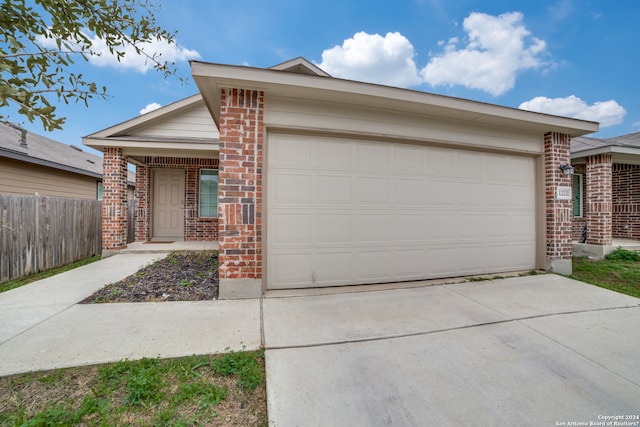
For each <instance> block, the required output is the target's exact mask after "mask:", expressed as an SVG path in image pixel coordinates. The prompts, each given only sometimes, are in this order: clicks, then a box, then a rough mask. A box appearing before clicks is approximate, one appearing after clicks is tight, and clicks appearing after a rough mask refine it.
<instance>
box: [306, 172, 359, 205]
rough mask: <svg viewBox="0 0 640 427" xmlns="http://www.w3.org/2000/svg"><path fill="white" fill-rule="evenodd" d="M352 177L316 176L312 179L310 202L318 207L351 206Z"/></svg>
mask: <svg viewBox="0 0 640 427" xmlns="http://www.w3.org/2000/svg"><path fill="white" fill-rule="evenodd" d="M352 180H353V179H352V177H351V176H345V175H316V176H314V177H313V186H312V192H311V200H312V201H313V203H314V204H318V205H341V206H351V204H352V200H353V195H352V191H351V184H352Z"/></svg>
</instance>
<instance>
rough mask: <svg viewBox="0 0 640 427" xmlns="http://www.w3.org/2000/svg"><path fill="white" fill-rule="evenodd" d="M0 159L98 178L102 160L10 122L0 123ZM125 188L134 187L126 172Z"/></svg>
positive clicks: (133, 175) (74, 146)
mask: <svg viewBox="0 0 640 427" xmlns="http://www.w3.org/2000/svg"><path fill="white" fill-rule="evenodd" d="M0 157H5V158H8V159H13V160H19V161H22V162H26V163H31V164H34V165H40V166H44V167H49V168H52V169H58V170H63V171H66V172H73V173H77V174H80V175H85V176H90V177H93V178H102V157H100V156H96V155H95V154H91V153H88V152H85V151H83V150H82V148H81V147H78V146H77V145H67V144H64V143H62V142H59V141H55V140H53V139H50V138H47V137H45V136H42V135H38V134H37V133H33V132H30V131H28V130H26V129H23V128H22V127H20V126H18V125H16V124H14V123H6V122H0ZM127 174H128V176H127V181H128V184H129V185H132V186H133V185H135V180H136V175H135V172H132V171H130V170H129V171H127Z"/></svg>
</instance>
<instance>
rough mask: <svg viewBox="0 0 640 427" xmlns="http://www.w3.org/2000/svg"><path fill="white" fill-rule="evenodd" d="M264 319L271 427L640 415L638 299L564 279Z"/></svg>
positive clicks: (360, 298)
mask: <svg viewBox="0 0 640 427" xmlns="http://www.w3.org/2000/svg"><path fill="white" fill-rule="evenodd" d="M263 310H264V312H263V316H264V328H265V330H264V335H265V347H266V362H267V397H268V408H269V420H270V424H271V425H274V426H326V425H331V426H351V427H353V426H387V425H397V426H422V425H437V426H461V425H531V426H556V425H567V424H561V423H568V422H586V425H589V422H594V423H595V422H600V421H603V419H602V418H601V417H603V416H611V415H634V414H638V413H639V412H640V369H638V361H639V360H640V300H639V299H637V298H633V297H629V296H625V295H621V294H618V293H615V292H611V291H607V290H604V289H600V288H597V287H595V286H591V285H587V284H584V283H581V282H577V281H574V280H571V279H567V278H564V277H561V276H556V275H551V274H549V275H540V276H529V277H517V278H509V279H504V280H496V281H489V282H477V283H460V284H452V285H442V286H432V287H422V288H412V289H395V290H382V291H379V292H366V293H350V294H346V293H345V294H336V295H316V296H313V297H308V296H306V297H305V296H300V297H285V298H268V299H265V300H264V307H263ZM636 421H638V420H636ZM634 422H635V421H634ZM556 423H560V424H556ZM575 425H580V424H575ZM592 425H597V424H592ZM603 425H604V424H603ZM630 425H633V424H630ZM635 425H639V424H635Z"/></svg>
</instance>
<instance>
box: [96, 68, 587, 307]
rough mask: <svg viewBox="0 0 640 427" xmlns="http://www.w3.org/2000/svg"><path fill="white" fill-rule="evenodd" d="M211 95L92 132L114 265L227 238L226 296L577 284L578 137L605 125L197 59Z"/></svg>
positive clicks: (312, 73)
mask: <svg viewBox="0 0 640 427" xmlns="http://www.w3.org/2000/svg"><path fill="white" fill-rule="evenodd" d="M192 74H193V77H194V79H195V82H196V84H197V86H198V89H199V90H200V95H195V96H193V97H190V98H187V99H184V100H181V101H178V102H176V103H174V104H171V105H168V106H166V107H164V108H161V109H159V110H156V111H154V112H152V113H149V114H146V115H143V116H140V117H137V118H135V119H132V120H130V121H128V122H125V123H122V124H120V125H117V126H114V127H112V128H109V129H106V130H103V131H101V132H98V133H95V134H93V135H90V136H88V137H86V138H85V139H84V143H85V144H86V145H89V146H91V147H94V148H97V149H99V150H102V151H103V152H104V157H105V163H104V165H105V166H104V170H105V173H104V175H105V182H104V186H105V189H109V190H110V191H109V193H108V194H109V197H107V196H106V194H107V193H106V192H105V199H104V201H103V224H105V226H104V227H103V239H102V242H103V253H104V254H105V255H108V254H110V253H117V251H118V250H120V249H123V248H125V247H126V226H127V224H126V211H125V210H123V209H122V207H123V205H124V204H123V199H124V195H123V191H122V188H123V182H124V180H125V179H126V164H127V161H132V162H133V163H135V164H136V166H137V169H136V170H137V173H138V174H137V191H138V197H139V200H138V208H137V214H138V215H137V218H138V219H137V221H138V222H137V224H136V233H137V234H136V238H137V239H139V240H149V239H153V238H160V239H162V238H165V239H178V238H180V237H182V238H184V239H187V240H196V239H217V240H218V241H219V247H220V255H219V261H220V265H219V274H220V297H221V298H243V297H258V296H260V295H262V294H263V293H264V292H265V291H267V290H276V289H290V288H309V287H326V286H344V285H357V284H371V283H383V282H397V281H408V280H423V279H430V278H442V277H453V276H465V275H477V274H492V273H499V272H506V271H520V270H525V271H526V270H531V269H537V268H543V269H548V270H552V271H557V272H560V273H565V274H568V273H570V272H571V245H572V235H571V226H572V201H571V176H570V175H566V174H565V173H563V171H562V170H561V169H560V166H561V165H565V164H568V163H570V162H571V156H570V151H569V148H570V139H571V138H574V137H578V136H582V135H586V134H589V133H592V132H596V131H597V130H598V124H597V123H594V122H589V121H584V120H577V119H570V118H565V117H558V116H551V115H546V114H540V113H534V112H529V111H523V110H518V109H514V108H507V107H501V106H497V105H491V104H486V103H480V102H475V101H470V100H465V99H459V98H451V97H447V96H440V95H434V94H430V93H424V92H418V91H413V90H407V89H399V88H394V87H388V86H381V85H376V84H370V83H362V82H356V81H349V80H343V79H337V78H332V77H331V76H329V75H328V74H326V73H325V72H324V71H322V70H320V69H319V68H318V67H317V66H315V65H313V64H311V63H309V62H308V61H306V60H305V59H303V58H296V59H293V60H291V61H287V62H285V63H283V64H280V65H277V66H275V67H272V68H270V69H259V68H252V67H245V66H232V65H221V64H211V63H203V62H192Z"/></svg>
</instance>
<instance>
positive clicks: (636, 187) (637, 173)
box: [612, 164, 640, 240]
mask: <svg viewBox="0 0 640 427" xmlns="http://www.w3.org/2000/svg"><path fill="white" fill-rule="evenodd" d="M612 201H613V218H612V232H613V237H616V238H622V239H636V240H638V239H640V166H638V165H623V164H614V165H613V176H612Z"/></svg>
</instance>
